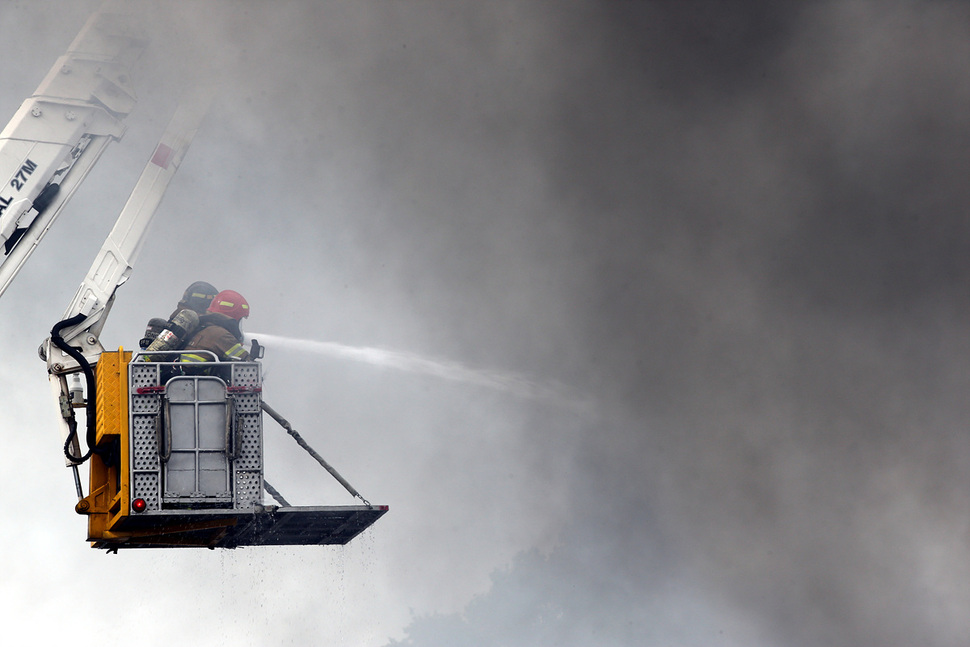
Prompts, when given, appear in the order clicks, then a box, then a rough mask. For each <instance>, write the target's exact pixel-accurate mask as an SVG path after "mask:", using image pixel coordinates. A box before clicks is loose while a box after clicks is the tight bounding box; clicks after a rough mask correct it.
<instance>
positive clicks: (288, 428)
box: [262, 402, 370, 505]
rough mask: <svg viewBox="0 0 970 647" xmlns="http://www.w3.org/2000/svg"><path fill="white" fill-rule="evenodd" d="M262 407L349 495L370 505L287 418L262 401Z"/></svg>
mask: <svg viewBox="0 0 970 647" xmlns="http://www.w3.org/2000/svg"><path fill="white" fill-rule="evenodd" d="M262 407H263V411H265V412H266V413H268V414H269V416H270V417H271V418H272V419H273V420H275V421H276V422H278V423H279V424H280V426H281V427H283V429H285V430H286V433H288V434H289V435H291V436H293V440H295V441H296V444H297V445H299V446H300V447H302V448H303V449H304V451H306V453H308V454H309V455H310V456H312V457H313V458H314V460H316V461H317V462H318V463H320V465H321V466H322V467H323V469H325V470H327V471H328V472H330V475H331V476H333V477H334V478H335V479H337V482H338V483H340V484H341V485H342V486H344V488H345V489H346V490H347V491H348V492H350V494H351V496H354V497H356V498H358V499H360V500H361V501H363V502H364V504H365V505H370V501H368V500H367V499H365V498H364V497H362V496H361V495H360V492H358V491H357V490H355V489H354V486H353V485H351V484H350V483H348V482H347V479H345V478H344V477H342V476H341V475H340V473H339V472H338V471H337V470H335V469H334V468H333V467H332V466H331V465H330V463H328V462H327V461H325V460H324V459H323V456H321V455H320V454H318V453H317V452H316V451H314V449H313V448H312V447H310V445H308V444H307V442H306V441H305V440H303V436H301V435H300V434H299V433H297V431H296V429H294V428H293V427H292V426H291V425H290V423H289V422H287V420H286V419H285V418H284V417H283V416H281V415H280V414H278V413H277V412H276V411H275V410H274V409H273V407H271V406H269V405H268V404H266V403H265V402H263V403H262ZM270 494H272V492H271V493H270Z"/></svg>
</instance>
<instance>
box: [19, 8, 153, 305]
mask: <svg viewBox="0 0 970 647" xmlns="http://www.w3.org/2000/svg"><path fill="white" fill-rule="evenodd" d="M145 44H146V41H145V39H144V38H143V37H142V36H141V35H140V34H138V32H136V30H135V29H134V27H133V25H132V23H131V20H130V18H129V17H128V16H125V15H122V14H113V13H104V12H98V13H95V14H94V15H93V16H92V17H91V18H90V19H89V20H88V22H87V23H86V24H85V26H84V28H83V29H82V30H81V32H80V33H79V34H78V36H77V38H75V39H74V42H73V43H72V44H71V47H70V48H69V49H68V52H67V53H66V54H65V55H64V56H62V57H60V58H59V59H58V60H57V62H56V63H55V64H54V66H53V67H52V68H51V70H50V72H48V74H47V77H46V78H45V79H44V80H43V81H42V82H41V84H40V86H38V88H37V90H36V91H35V92H34V95H33V96H32V97H30V98H29V99H27V100H26V101H24V103H23V104H22V105H21V106H20V108H19V109H18V110H17V112H16V114H15V115H14V117H13V119H11V120H10V122H9V123H8V124H7V126H6V127H5V128H4V129H3V131H0V295H2V294H3V292H4V291H5V290H6V289H7V287H8V286H9V285H10V282H11V281H12V280H13V279H14V277H15V276H16V275H17V273H18V272H19V271H20V268H21V267H22V266H23V264H24V263H25V262H26V260H27V257H28V256H30V254H31V253H32V252H33V251H34V248H36V247H37V245H38V244H39V243H40V241H41V239H42V238H43V237H44V234H46V233H47V230H48V229H50V227H51V225H52V224H53V222H54V219H55V218H56V217H57V215H58V213H59V212H60V210H61V208H62V207H63V206H64V204H65V203H67V201H68V200H69V199H70V198H71V196H72V195H73V194H74V191H75V189H76V188H77V187H78V185H79V184H80V183H81V181H82V180H83V179H84V178H85V176H86V175H87V173H88V171H90V170H91V167H92V166H94V163H95V162H96V161H97V160H98V158H99V157H100V156H101V153H102V152H104V149H105V147H107V145H108V144H109V143H110V142H111V141H114V140H118V139H121V137H122V135H124V132H125V125H124V124H123V119H124V118H125V117H126V116H127V115H128V113H130V112H131V110H132V108H134V106H135V94H134V92H133V91H132V87H131V80H130V69H131V65H132V64H133V63H134V61H135V60H136V59H137V58H138V57H139V56H140V55H141V53H142V51H143V50H144V48H145Z"/></svg>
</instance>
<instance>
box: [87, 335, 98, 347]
mask: <svg viewBox="0 0 970 647" xmlns="http://www.w3.org/2000/svg"><path fill="white" fill-rule="evenodd" d="M87 342H88V343H89V344H90V345H92V346H94V345H95V344H97V343H98V338H97V337H95V336H94V335H88V338H87Z"/></svg>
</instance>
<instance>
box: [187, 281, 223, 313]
mask: <svg viewBox="0 0 970 647" xmlns="http://www.w3.org/2000/svg"><path fill="white" fill-rule="evenodd" d="M218 293H219V290H217V289H216V288H215V286H213V285H212V284H211V283H206V282H205V281H196V282H195V283H193V284H192V285H190V286H189V287H187V288H186V289H185V293H183V294H182V300H181V301H179V309H180V310H181V309H183V308H188V309H189V310H194V311H195V312H197V313H199V314H204V313H205V311H206V310H207V309H208V307H209V304H210V303H212V299H213V298H214V297H215V296H216V294H218Z"/></svg>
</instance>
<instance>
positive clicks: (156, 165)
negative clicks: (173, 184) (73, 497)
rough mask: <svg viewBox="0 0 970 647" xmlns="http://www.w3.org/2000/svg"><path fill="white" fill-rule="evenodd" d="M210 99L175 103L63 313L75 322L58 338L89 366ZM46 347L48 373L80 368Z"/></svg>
mask: <svg viewBox="0 0 970 647" xmlns="http://www.w3.org/2000/svg"><path fill="white" fill-rule="evenodd" d="M210 101H211V94H210V93H209V92H201V93H198V94H196V95H195V96H193V97H191V98H189V99H186V100H183V102H182V103H181V104H180V105H179V107H178V109H177V110H176V112H175V115H174V116H173V117H172V120H171V122H170V123H169V125H168V128H167V130H166V131H165V134H164V135H163V136H162V139H161V141H160V142H159V143H158V146H157V147H156V148H155V152H154V154H153V155H152V157H151V159H150V160H149V162H148V164H147V166H146V167H145V170H144V171H142V174H141V177H140V178H139V179H138V183H137V184H136V185H135V188H134V190H133V191H132V192H131V196H129V198H128V202H127V203H126V204H125V207H124V209H122V211H121V215H120V216H119V217H118V220H117V222H115V226H114V228H113V229H112V230H111V233H110V234H108V238H107V240H105V241H104V245H102V246H101V251H100V252H98V255H97V256H96V257H95V259H94V263H93V264H92V265H91V269H89V270H88V273H87V275H86V276H85V277H84V281H83V282H82V283H81V286H80V287H79V288H78V291H77V293H76V294H75V295H74V299H73V300H72V301H71V305H70V306H69V307H68V308H67V310H66V311H65V312H64V316H63V320H65V321H67V320H72V319H76V321H75V322H73V323H71V324H69V325H68V326H66V327H65V328H63V329H62V331H61V332H60V336H61V337H62V338H63V341H64V342H66V343H67V344H68V345H70V346H72V347H74V348H75V349H76V350H79V351H80V352H81V354H83V355H84V358H85V360H86V361H87V362H88V363H89V364H90V365H92V366H93V365H94V364H96V363H97V361H98V357H99V356H100V355H101V351H103V350H104V348H103V347H102V346H101V343H100V341H99V340H98V335H99V334H100V333H101V329H102V328H103V327H104V323H105V318H106V317H107V315H108V312H109V311H110V309H111V304H112V303H113V302H114V296H115V291H116V290H117V289H118V287H120V286H121V285H123V284H124V283H125V281H127V280H128V277H129V276H130V275H131V271H132V268H133V267H134V263H135V258H136V257H137V256H138V252H139V251H140V250H141V247H142V243H143V242H144V240H145V235H146V233H147V232H148V227H149V225H150V224H151V220H152V217H153V216H154V215H155V211H156V210H157V209H158V205H159V204H160V203H161V201H162V196H163V195H164V194H165V190H166V189H167V188H168V184H169V182H170V181H171V180H172V178H173V177H174V176H175V172H176V171H177V170H178V168H179V165H180V164H181V163H182V158H183V157H184V156H185V152H186V151H187V150H188V148H189V144H191V142H192V138H193V137H194V136H195V132H196V131H197V130H198V128H199V124H200V123H201V122H202V119H203V118H204V117H205V114H206V112H207V111H208V108H209V103H210ZM44 348H45V350H46V352H45V357H46V358H47V370H48V372H49V373H51V374H52V375H57V374H64V373H73V372H76V371H77V370H79V364H78V362H77V360H75V359H74V358H72V357H70V356H68V355H67V354H66V353H64V351H62V350H60V349H59V348H56V347H54V346H53V345H52V341H51V339H50V338H48V339H47V341H46V342H45V343H44Z"/></svg>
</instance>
